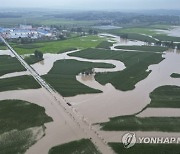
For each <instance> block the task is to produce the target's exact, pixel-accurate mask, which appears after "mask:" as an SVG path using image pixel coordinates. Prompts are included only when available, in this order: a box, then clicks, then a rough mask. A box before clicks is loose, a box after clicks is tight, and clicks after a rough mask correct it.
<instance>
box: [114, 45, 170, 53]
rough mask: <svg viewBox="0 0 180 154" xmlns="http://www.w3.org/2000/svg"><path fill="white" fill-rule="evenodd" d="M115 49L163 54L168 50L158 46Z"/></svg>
mask: <svg viewBox="0 0 180 154" xmlns="http://www.w3.org/2000/svg"><path fill="white" fill-rule="evenodd" d="M116 49H124V50H138V51H149V52H164V51H167V50H168V48H166V47H159V46H117V47H116Z"/></svg>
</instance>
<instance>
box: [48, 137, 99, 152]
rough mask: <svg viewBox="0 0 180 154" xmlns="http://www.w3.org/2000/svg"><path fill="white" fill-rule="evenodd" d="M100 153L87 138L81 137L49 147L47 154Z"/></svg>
mask: <svg viewBox="0 0 180 154" xmlns="http://www.w3.org/2000/svg"><path fill="white" fill-rule="evenodd" d="M60 153H62V154H72V153H74V154H81V153H82V154H83V153H84V154H100V152H99V151H98V150H97V149H96V147H95V146H94V144H93V143H92V142H91V140H89V139H81V140H79V141H73V142H70V143H66V144H62V145H59V146H56V147H53V148H52V149H50V151H49V154H60Z"/></svg>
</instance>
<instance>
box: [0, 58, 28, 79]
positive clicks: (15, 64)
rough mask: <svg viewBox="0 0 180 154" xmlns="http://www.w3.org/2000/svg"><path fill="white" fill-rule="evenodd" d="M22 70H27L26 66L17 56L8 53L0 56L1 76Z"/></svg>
mask: <svg viewBox="0 0 180 154" xmlns="http://www.w3.org/2000/svg"><path fill="white" fill-rule="evenodd" d="M21 71H25V68H24V67H23V66H22V65H21V63H20V62H19V61H18V60H17V59H16V58H15V57H11V56H6V55H2V56H0V76H2V75H5V74H8V73H13V72H21Z"/></svg>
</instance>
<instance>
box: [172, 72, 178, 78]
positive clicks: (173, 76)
mask: <svg viewBox="0 0 180 154" xmlns="http://www.w3.org/2000/svg"><path fill="white" fill-rule="evenodd" d="M171 77H172V78H180V74H178V73H173V74H171Z"/></svg>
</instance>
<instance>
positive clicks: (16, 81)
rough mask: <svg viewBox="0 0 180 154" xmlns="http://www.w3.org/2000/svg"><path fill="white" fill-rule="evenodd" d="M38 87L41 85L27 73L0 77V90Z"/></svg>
mask: <svg viewBox="0 0 180 154" xmlns="http://www.w3.org/2000/svg"><path fill="white" fill-rule="evenodd" d="M38 88H41V86H40V85H39V84H38V83H37V82H36V81H35V80H34V78H33V77H32V76H28V75H25V76H19V77H11V78H5V79H0V92H3V91H9V90H21V89H38Z"/></svg>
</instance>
